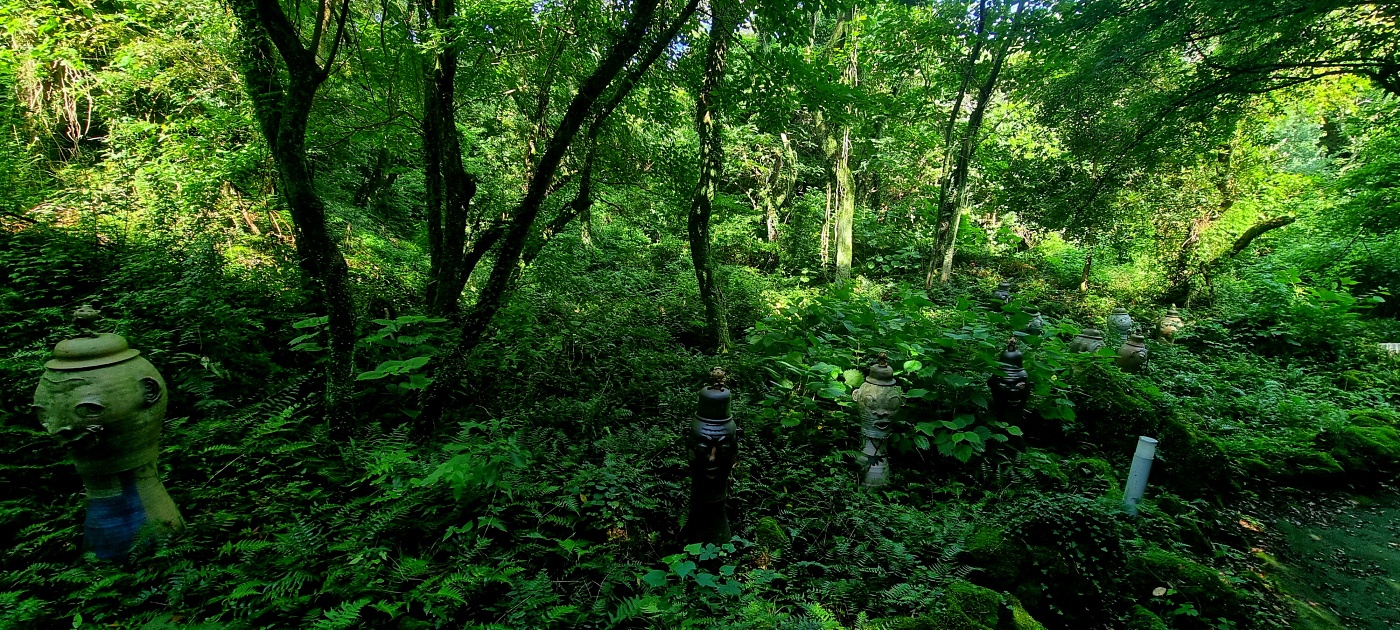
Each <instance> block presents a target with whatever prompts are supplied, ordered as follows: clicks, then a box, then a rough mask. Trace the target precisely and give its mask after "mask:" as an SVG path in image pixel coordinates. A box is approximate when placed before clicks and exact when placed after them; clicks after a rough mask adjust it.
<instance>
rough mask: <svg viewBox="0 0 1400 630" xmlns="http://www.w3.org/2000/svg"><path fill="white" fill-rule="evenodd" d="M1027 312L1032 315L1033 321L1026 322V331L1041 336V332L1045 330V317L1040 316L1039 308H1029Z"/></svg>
mask: <svg viewBox="0 0 1400 630" xmlns="http://www.w3.org/2000/svg"><path fill="white" fill-rule="evenodd" d="M1026 314H1027V315H1030V316H1031V321H1030V322H1029V323H1027V324H1026V330H1025V333H1026V334H1027V335H1035V336H1037V337H1039V336H1040V334H1041V333H1043V332H1045V319H1044V318H1043V317H1041V316H1040V311H1039V310H1037V309H1033V308H1028V309H1026Z"/></svg>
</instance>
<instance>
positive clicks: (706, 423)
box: [683, 368, 739, 544]
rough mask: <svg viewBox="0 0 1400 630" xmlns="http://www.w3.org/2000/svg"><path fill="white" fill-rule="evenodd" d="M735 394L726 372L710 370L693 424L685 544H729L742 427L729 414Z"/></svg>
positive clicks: (690, 443)
mask: <svg viewBox="0 0 1400 630" xmlns="http://www.w3.org/2000/svg"><path fill="white" fill-rule="evenodd" d="M732 396H733V394H732V393H731V392H730V391H729V388H728V387H725V375H724V370H722V369H720V368H715V369H713V370H711V371H710V384H709V385H707V386H706V387H704V388H703V389H701V390H700V396H699V402H698V404H697V405H696V408H695V419H694V421H692V422H691V424H690V436H689V440H688V442H689V444H688V446H689V447H690V475H691V477H690V479H691V483H690V516H689V518H687V519H686V525H685V531H684V532H683V536H684V537H685V539H686V542H702V543H714V544H723V543H727V542H729V538H730V529H729V514H728V513H727V512H726V511H725V500H726V499H728V498H729V473H730V471H731V470H733V468H734V459H735V458H736V457H738V455H739V428H738V425H736V424H735V423H734V418H732V417H731V416H730V415H729V399H730V398H731V397H732Z"/></svg>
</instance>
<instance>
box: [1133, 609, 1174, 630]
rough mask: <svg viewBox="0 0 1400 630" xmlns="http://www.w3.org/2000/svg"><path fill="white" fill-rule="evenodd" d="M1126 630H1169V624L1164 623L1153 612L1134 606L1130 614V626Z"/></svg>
mask: <svg viewBox="0 0 1400 630" xmlns="http://www.w3.org/2000/svg"><path fill="white" fill-rule="evenodd" d="M1124 629H1125V630H1167V623H1166V622H1165V621H1162V618H1161V617H1158V616H1157V615H1156V614H1154V613H1153V612H1152V611H1150V610H1148V609H1146V608H1143V607H1142V606H1137V605H1134V606H1133V609H1132V611H1130V612H1129V613H1128V625H1126V626H1124Z"/></svg>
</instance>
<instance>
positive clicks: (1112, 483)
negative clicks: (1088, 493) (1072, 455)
mask: <svg viewBox="0 0 1400 630" xmlns="http://www.w3.org/2000/svg"><path fill="white" fill-rule="evenodd" d="M1067 467H1068V468H1069V469H1070V471H1071V473H1072V474H1073V476H1074V478H1075V479H1076V480H1079V481H1081V482H1083V481H1091V482H1092V481H1098V482H1102V483H1106V484H1108V486H1109V487H1111V488H1113V487H1118V486H1119V485H1121V484H1122V483H1123V481H1122V480H1121V479H1119V478H1118V475H1116V474H1114V472H1113V464H1110V463H1108V462H1107V461H1104V460H1102V459H1099V458H1097V457H1080V458H1077V459H1074V460H1072V461H1070V462H1069V465H1068V466H1067Z"/></svg>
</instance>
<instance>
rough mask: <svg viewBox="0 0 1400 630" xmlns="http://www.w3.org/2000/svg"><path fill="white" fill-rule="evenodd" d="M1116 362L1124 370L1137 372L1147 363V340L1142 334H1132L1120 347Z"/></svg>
mask: <svg viewBox="0 0 1400 630" xmlns="http://www.w3.org/2000/svg"><path fill="white" fill-rule="evenodd" d="M1114 363H1117V364H1118V367H1120V368H1122V369H1123V371H1124V372H1136V371H1138V370H1141V369H1142V366H1143V365H1144V364H1146V363H1147V341H1146V340H1145V339H1143V337H1142V335H1132V336H1130V337H1128V340H1127V341H1124V342H1123V345H1122V346H1120V347H1119V348H1118V358H1116V359H1114Z"/></svg>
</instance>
